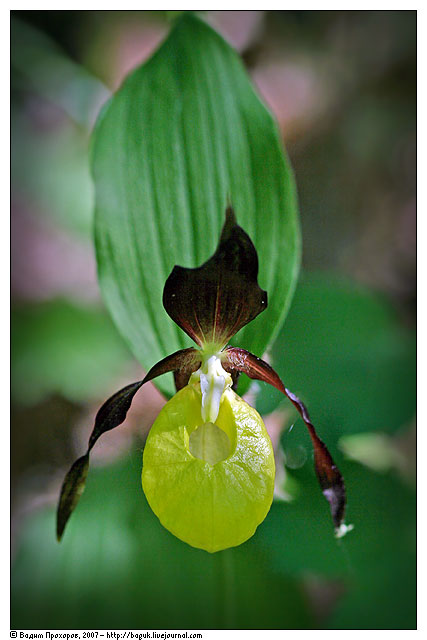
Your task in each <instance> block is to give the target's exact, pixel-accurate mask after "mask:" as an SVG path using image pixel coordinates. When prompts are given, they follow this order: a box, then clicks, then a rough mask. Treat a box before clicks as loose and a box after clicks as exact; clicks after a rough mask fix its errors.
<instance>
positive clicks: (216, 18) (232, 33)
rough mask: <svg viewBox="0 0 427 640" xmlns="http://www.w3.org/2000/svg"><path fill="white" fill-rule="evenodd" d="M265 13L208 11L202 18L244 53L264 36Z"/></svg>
mask: <svg viewBox="0 0 427 640" xmlns="http://www.w3.org/2000/svg"><path fill="white" fill-rule="evenodd" d="M264 15H265V11H232V10H229V11H206V13H205V14H204V15H203V16H202V17H203V18H204V19H205V20H206V22H208V23H209V24H210V25H211V26H212V27H213V28H214V29H216V30H217V31H219V33H220V34H221V35H222V36H223V37H224V38H225V40H227V41H228V42H229V43H230V44H231V45H232V46H233V47H234V48H235V49H237V51H239V52H243V51H245V49H247V48H248V47H250V46H251V45H252V44H253V43H254V41H256V39H257V38H258V37H259V36H260V35H261V34H262V31H263V23H264Z"/></svg>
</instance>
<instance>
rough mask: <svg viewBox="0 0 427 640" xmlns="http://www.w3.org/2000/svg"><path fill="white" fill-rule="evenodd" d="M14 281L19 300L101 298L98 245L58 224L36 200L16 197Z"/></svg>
mask: <svg viewBox="0 0 427 640" xmlns="http://www.w3.org/2000/svg"><path fill="white" fill-rule="evenodd" d="M11 262H12V264H11V285H12V295H13V298H14V300H15V301H17V300H29V301H34V302H36V301H43V300H49V299H51V298H54V297H58V296H59V297H60V296H65V297H67V298H70V299H73V300H77V301H79V300H82V301H90V302H98V301H99V299H100V295H99V288H98V283H97V277H96V264H95V254H94V248H93V245H92V243H91V241H90V239H89V238H88V239H82V238H77V237H74V236H73V235H71V234H69V233H67V232H66V231H64V230H62V229H59V228H57V227H55V225H53V224H52V222H51V221H50V220H48V219H46V218H45V217H43V216H42V215H41V214H40V213H38V212H37V209H36V208H35V205H34V204H29V203H25V202H24V201H23V200H22V199H21V198H20V197H19V196H17V195H13V197H12V215H11Z"/></svg>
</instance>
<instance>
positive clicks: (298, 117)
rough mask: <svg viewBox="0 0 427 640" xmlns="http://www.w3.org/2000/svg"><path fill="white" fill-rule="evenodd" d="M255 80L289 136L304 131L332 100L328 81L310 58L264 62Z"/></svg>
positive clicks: (254, 75)
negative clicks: (312, 64)
mask: <svg viewBox="0 0 427 640" xmlns="http://www.w3.org/2000/svg"><path fill="white" fill-rule="evenodd" d="M252 79H253V81H254V83H255V86H256V87H257V89H258V91H259V93H260V95H261V96H262V98H263V99H264V101H265V103H266V104H267V106H268V107H269V108H270V109H271V111H272V112H273V114H274V116H275V117H276V120H277V122H278V124H279V127H280V129H281V131H282V135H283V136H284V138H285V139H289V138H291V139H292V138H295V137H297V136H298V135H301V134H303V133H304V131H305V130H306V129H307V128H309V127H310V126H312V125H313V123H314V121H315V120H316V118H318V117H319V114H322V113H323V112H324V111H325V110H326V107H327V106H328V104H329V103H330V95H329V93H328V86H327V83H325V82H324V79H323V78H322V77H321V75H320V74H319V73H317V72H316V69H315V68H313V66H311V65H310V62H309V61H308V60H303V59H301V60H297V59H295V60H292V59H290V58H289V57H287V58H284V59H276V60H267V61H265V62H260V63H259V64H257V65H256V66H255V68H254V69H253V71H252Z"/></svg>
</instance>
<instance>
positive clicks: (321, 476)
mask: <svg viewBox="0 0 427 640" xmlns="http://www.w3.org/2000/svg"><path fill="white" fill-rule="evenodd" d="M222 366H223V367H224V369H225V370H226V371H228V372H230V373H231V372H232V371H241V372H243V373H246V375H247V376H249V378H252V379H254V380H262V381H264V382H268V384H271V385H272V386H273V387H275V388H276V389H277V390H278V391H280V392H281V393H283V394H284V395H285V396H287V398H289V400H290V401H291V402H292V404H293V405H294V406H295V407H296V409H297V411H298V412H299V414H300V415H301V417H302V419H303V421H304V423H305V425H306V427H307V429H308V432H309V434H310V438H311V441H312V443H313V449H314V468H315V471H316V475H317V478H318V480H319V484H320V488H321V489H322V492H323V495H324V496H325V498H326V499H327V501H328V502H329V506H330V510H331V515H332V520H333V522H334V526H335V530H336V531H337V532H338V531H339V530H340V526H341V525H342V523H343V522H344V514H345V505H346V494H345V486H344V479H343V477H342V475H341V473H340V471H339V469H338V467H337V466H336V464H335V463H334V461H333V459H332V456H331V454H330V453H329V451H328V449H327V447H326V445H325V444H324V442H322V440H321V439H320V438H319V436H318V435H317V433H316V430H315V428H314V426H313V423H312V422H311V420H310V416H309V414H308V411H307V408H306V407H305V405H304V404H303V403H302V402H301V400H300V399H299V398H298V397H297V396H296V395H295V394H294V393H292V391H289V389H286V388H285V386H284V384H283V382H282V381H281V379H280V378H279V376H278V375H277V373H276V372H275V371H274V369H273V368H272V367H270V365H269V364H267V362H264V360H261V358H257V356H254V355H253V354H252V353H249V351H246V350H245V349H238V348H234V347H228V348H227V349H225V351H224V352H223V354H222Z"/></svg>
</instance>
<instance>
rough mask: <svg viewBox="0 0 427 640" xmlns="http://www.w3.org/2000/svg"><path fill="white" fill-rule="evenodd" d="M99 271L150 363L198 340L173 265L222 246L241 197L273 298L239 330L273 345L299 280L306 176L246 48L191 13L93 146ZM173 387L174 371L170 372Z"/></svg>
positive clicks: (191, 262)
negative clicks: (171, 279)
mask: <svg viewBox="0 0 427 640" xmlns="http://www.w3.org/2000/svg"><path fill="white" fill-rule="evenodd" d="M92 161H93V164H92V168H93V176H94V180H95V188H96V214H95V233H96V247H97V259H98V271H99V278H100V285H101V290H102V293H103V296H104V299H105V301H106V304H107V306H108V308H109V310H110V312H111V314H112V316H113V318H114V321H115V322H116V324H117V326H118V328H119V330H120V332H121V333H122V335H123V336H124V337H125V339H126V341H127V343H128V344H129V346H130V348H131V350H132V351H133V353H134V354H135V356H136V357H137V358H138V359H139V361H140V362H141V363H142V365H143V366H144V367H145V368H146V369H148V368H149V367H150V366H151V365H152V364H153V363H154V362H156V361H157V360H159V359H160V358H162V357H164V356H165V355H167V354H168V353H171V352H172V351H174V350H177V349H180V348H183V347H185V346H189V345H190V344H191V343H190V342H189V340H188V338H187V337H186V336H185V335H184V333H183V332H182V331H181V330H180V329H179V328H178V327H176V326H175V325H174V323H173V322H172V321H171V320H170V319H169V318H168V317H167V314H166V313H165V311H164V309H163V307H162V291H163V286H164V283H165V281H166V279H167V277H168V276H169V274H170V272H171V270H172V268H173V266H174V265H175V264H179V265H181V266H184V267H197V266H200V265H201V264H202V263H203V262H204V261H206V260H207V259H208V258H209V257H210V256H211V255H212V254H213V252H214V251H215V248H216V246H217V243H218V239H219V235H220V230H221V227H222V225H223V223H224V211H225V207H226V204H227V199H228V198H229V199H230V200H231V202H232V204H233V208H234V210H235V213H236V218H237V222H238V224H239V225H240V226H241V227H242V228H243V229H244V230H245V231H246V232H247V233H248V234H249V236H250V238H251V240H252V241H253V243H254V245H255V247H256V249H257V252H258V256H259V263H260V271H259V284H260V286H261V287H262V288H263V289H266V290H267V291H268V295H269V307H268V309H267V311H266V312H265V313H263V314H262V317H260V318H257V319H255V320H254V321H253V322H251V323H250V324H249V325H248V326H247V327H245V328H244V329H243V330H242V331H241V332H240V333H239V334H238V335H237V337H236V339H235V340H234V341H233V342H234V343H235V344H239V346H242V347H245V348H247V349H249V350H251V351H253V352H254V353H256V354H260V355H261V354H262V353H263V352H264V351H265V349H266V347H267V345H268V344H269V342H270V341H271V340H272V339H273V338H274V336H275V334H276V331H277V328H278V327H279V326H280V323H281V322H282V321H283V319H284V317H285V314H286V311H287V308H288V305H289V302H290V299H291V296H292V293H293V289H294V285H295V280H296V276H297V271H298V265H299V253H300V240H299V228H298V220H297V205H296V194H295V185H294V181H293V177H292V173H291V169H290V167H289V163H288V161H287V159H286V157H285V155H284V152H283V148H282V145H281V142H280V136H279V133H278V129H277V126H276V124H275V122H274V121H273V118H272V116H271V115H270V113H269V112H268V111H267V110H266V108H265V107H264V105H263V104H262V103H261V101H260V100H259V98H258V97H257V95H256V94H255V91H254V89H253V87H252V85H251V83H250V81H249V79H248V76H247V74H246V72H245V70H244V68H243V65H242V62H241V60H240V59H239V57H238V55H237V54H236V53H235V52H234V51H233V50H232V49H231V48H230V46H229V45H228V44H226V43H225V42H224V40H223V39H222V38H221V37H220V36H219V35H218V34H216V33H215V32H214V31H213V30H212V29H211V28H210V27H208V26H207V25H206V24H205V23H204V22H202V21H201V20H199V19H198V18H196V17H194V16H192V15H184V16H183V17H182V18H181V19H180V20H179V21H178V23H177V24H176V26H175V28H174V29H173V31H172V33H171V34H170V36H169V38H168V39H167V40H166V42H165V43H164V44H163V45H162V46H161V48H160V49H159V50H158V51H157V53H156V54H155V55H154V56H153V57H152V58H151V59H150V60H149V61H148V62H147V63H146V64H145V65H143V66H142V67H140V68H139V69H137V70H136V71H135V72H134V73H132V74H131V75H130V76H129V77H128V79H127V80H126V81H125V83H124V85H123V87H122V88H121V89H120V91H119V92H118V93H117V94H116V95H115V96H114V97H113V98H112V100H111V101H110V102H109V104H108V105H107V107H106V108H105V109H104V111H103V113H102V116H101V117H100V119H99V122H98V125H97V127H96V130H95V138H94V145H93V157H92ZM159 385H160V386H161V388H162V390H163V391H165V392H167V393H169V394H170V393H172V392H173V387H172V381H171V380H169V381H162V380H161V381H159Z"/></svg>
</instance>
